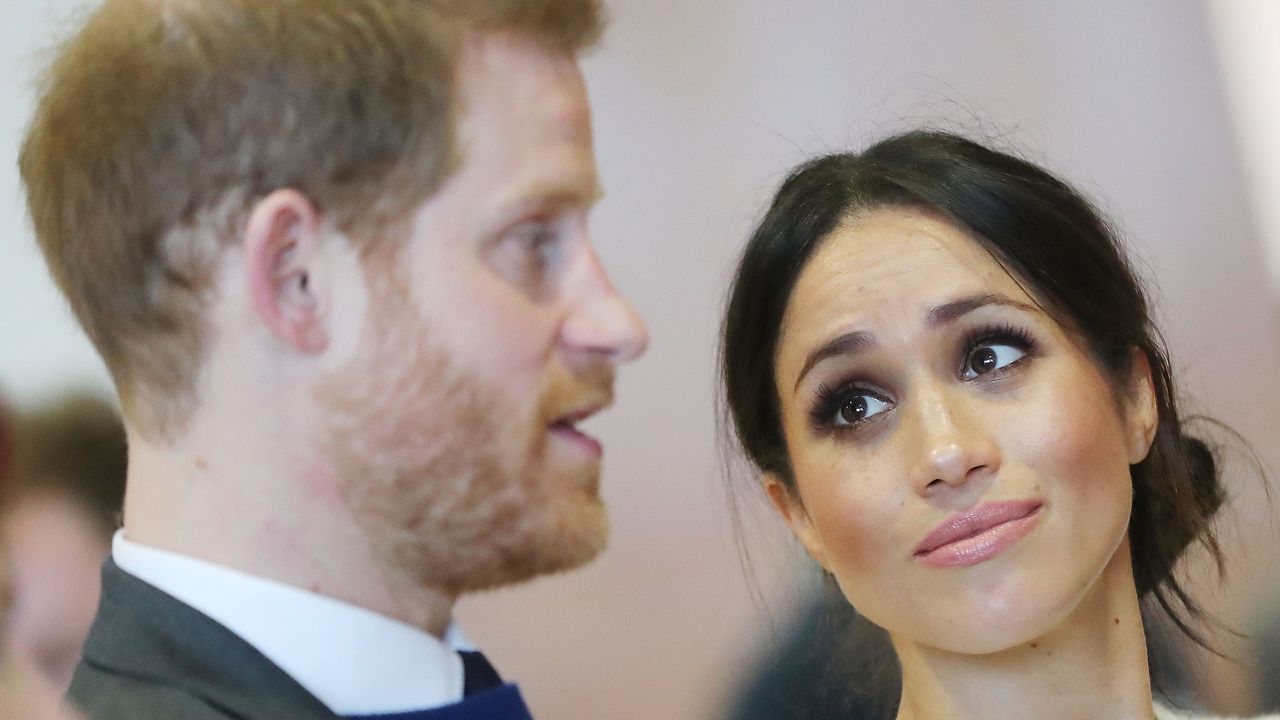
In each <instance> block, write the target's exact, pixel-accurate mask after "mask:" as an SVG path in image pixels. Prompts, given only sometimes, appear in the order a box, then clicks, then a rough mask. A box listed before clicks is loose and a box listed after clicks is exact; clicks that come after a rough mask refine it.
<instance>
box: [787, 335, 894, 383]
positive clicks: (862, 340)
mask: <svg viewBox="0 0 1280 720" xmlns="http://www.w3.org/2000/svg"><path fill="white" fill-rule="evenodd" d="M876 342H877V341H876V336H875V335H874V334H872V333H870V332H867V331H866V330H854V331H853V332H847V333H844V334H843V335H840V336H839V337H837V338H835V339H833V340H831V341H829V342H827V343H825V344H823V346H822V347H820V348H818V349H817V350H814V351H813V352H811V353H809V357H808V358H806V359H805V361H804V367H803V368H802V369H801V370H800V376H799V377H797V378H796V386H795V388H794V389H793V390H792V392H795V391H796V390H799V389H800V383H801V381H803V380H804V376H805V375H808V374H809V371H810V370H812V369H813V366H814V365H817V364H818V363H820V362H822V361H823V360H826V359H827V358H829V357H834V356H836V355H855V354H857V353H860V352H863V351H865V350H869V349H871V348H873V347H875V345H876Z"/></svg>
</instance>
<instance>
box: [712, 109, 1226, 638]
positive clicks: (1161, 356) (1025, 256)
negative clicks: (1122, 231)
mask: <svg viewBox="0 0 1280 720" xmlns="http://www.w3.org/2000/svg"><path fill="white" fill-rule="evenodd" d="M893 206H903V207H912V208H922V209H926V210H928V211H931V212H934V213H937V214H938V215H940V216H941V217H943V218H945V219H946V220H948V221H949V222H951V223H952V224H954V225H955V226H956V227H957V228H960V229H962V230H964V231H965V232H967V233H968V234H969V235H970V236H971V237H973V238H974V239H975V241H976V242H978V243H979V244H980V245H981V246H982V247H983V248H984V249H986V251H987V252H989V253H990V254H991V255H992V257H994V258H995V259H996V261H997V262H999V263H1000V264H1001V265H1002V266H1003V267H1004V268H1005V269H1006V270H1008V271H1009V273H1010V275H1012V276H1013V277H1014V278H1015V279H1016V280H1017V281H1018V282H1020V283H1021V284H1022V285H1023V286H1024V287H1025V288H1027V290H1028V292H1029V293H1030V294H1031V295H1032V296H1033V297H1034V298H1036V299H1037V301H1038V302H1040V303H1041V304H1042V305H1043V306H1044V308H1045V309H1046V310H1047V311H1048V312H1049V313H1050V314H1051V315H1053V317H1054V318H1055V319H1056V320H1057V321H1058V322H1060V323H1062V324H1063V326H1064V327H1067V328H1070V329H1071V330H1073V331H1074V332H1076V333H1078V335H1079V336H1080V337H1082V338H1084V340H1085V341H1086V342H1087V344H1088V347H1089V350H1090V352H1091V354H1092V356H1093V358H1094V361H1095V362H1096V363H1097V364H1098V366H1099V367H1100V368H1102V369H1103V370H1104V371H1105V373H1106V374H1107V375H1108V377H1109V378H1110V379H1111V381H1112V383H1113V385H1114V386H1116V387H1123V386H1124V385H1125V383H1127V382H1128V380H1129V379H1130V377H1131V373H1132V371H1133V367H1132V363H1133V357H1134V355H1133V351H1134V349H1135V348H1136V349H1138V350H1140V351H1142V352H1143V353H1145V354H1146V356H1147V359H1148V360H1149V362H1150V365H1151V377H1152V380H1153V383H1154V386H1155V396H1156V404H1157V410H1158V412H1159V421H1158V426H1157V429H1156V435H1155V439H1154V442H1153V444H1152V447H1151V450H1150V452H1149V454H1148V455H1147V457H1146V459H1144V460H1143V461H1142V462H1140V463H1138V464H1136V465H1133V466H1131V468H1130V472H1131V476H1132V478H1133V488H1134V498H1133V512H1132V515H1131V519H1130V525H1129V538H1130V542H1131V547H1132V553H1133V569H1134V577H1135V581H1136V583H1137V587H1138V592H1139V594H1140V595H1141V596H1146V595H1147V594H1148V593H1151V594H1152V595H1153V596H1154V599H1155V600H1156V602H1157V603H1158V604H1159V605H1160V606H1161V607H1163V608H1164V610H1165V611H1166V612H1168V613H1169V615H1170V617H1171V618H1172V619H1173V621H1174V623H1175V624H1176V625H1177V626H1178V627H1179V628H1180V629H1181V630H1182V631H1183V632H1185V633H1187V634H1188V635H1189V636H1190V637H1192V638H1193V639H1195V640H1196V641H1197V642H1201V644H1203V640H1202V638H1201V636H1200V635H1199V634H1198V633H1197V632H1196V631H1195V630H1194V629H1193V628H1191V627H1190V626H1189V625H1188V623H1187V620H1188V619H1189V618H1194V619H1199V618H1200V617H1201V616H1202V615H1203V613H1201V611H1200V610H1199V608H1198V606H1197V605H1196V604H1195V603H1194V602H1193V601H1192V599H1191V598H1190V597H1189V596H1188V595H1187V593H1186V591H1185V590H1184V588H1183V587H1182V586H1181V584H1180V583H1179V582H1178V580H1177V578H1176V577H1175V574H1174V565H1175V563H1176V562H1177V560H1178V559H1179V558H1180V557H1181V556H1182V554H1183V553H1184V551H1185V550H1186V549H1187V547H1188V546H1189V545H1190V544H1191V543H1193V542H1200V543H1201V544H1203V545H1204V546H1205V547H1206V549H1207V550H1208V552H1209V553H1210V555H1211V556H1212V557H1213V558H1214V559H1215V560H1216V561H1217V562H1218V565H1219V568H1221V565H1222V558H1221V551H1220V549H1219V547H1218V542H1217V539H1216V537H1215V535H1214V534H1213V532H1212V531H1211V528H1210V521H1211V519H1212V518H1213V516H1214V514H1215V513H1216V512H1217V511H1218V509H1219V507H1220V506H1221V505H1222V503H1223V501H1224V498H1225V493H1224V490H1223V487H1222V485H1221V482H1220V479H1219V477H1218V471H1217V467H1216V463H1215V460H1214V456H1213V453H1212V452H1211V451H1210V449H1209V447H1208V446H1207V445H1206V444H1205V443H1204V442H1202V441H1201V440H1199V439H1196V438H1194V437H1191V436H1189V435H1187V434H1185V433H1184V428H1183V421H1182V418H1181V416H1180V415H1179V412H1178V404H1177V398H1176V392H1175V387H1174V381H1173V377H1172V374H1171V372H1170V368H1169V359H1168V354H1167V351H1166V349H1165V345H1164V342H1163V340H1162V339H1161V337H1160V334H1159V332H1158V330H1157V329H1156V327H1155V325H1154V323H1153V322H1152V318H1151V312H1150V307H1149V304H1148V301H1147V298H1146V296H1145V294H1144V292H1143V288H1142V285H1141V283H1140V282H1139V281H1138V278H1137V276H1136V274H1135V273H1134V272H1133V269H1132V268H1131V266H1130V264H1129V262H1128V260H1127V259H1126V257H1125V254H1124V252H1123V250H1122V248H1121V246H1120V243H1119V241H1118V239H1117V237H1116V234H1115V233H1114V232H1113V231H1112V229H1111V228H1110V227H1109V226H1108V224H1107V223H1106V222H1105V221H1104V220H1103V219H1102V217H1101V215H1100V214H1099V213H1098V212H1097V211H1096V210H1095V209H1094V207H1093V206H1092V205H1091V204H1090V203H1089V202H1088V201H1087V200H1085V199H1084V198H1083V197H1082V196H1081V195H1080V194H1079V193H1078V192H1076V191H1075V190H1073V189H1072V188H1071V187H1069V186H1068V185H1067V184H1066V183H1064V182H1062V181H1061V180H1059V179H1058V178H1056V177H1054V176H1053V175H1051V174H1050V173H1049V172H1047V171H1046V170H1044V169H1043V168H1040V167H1038V166H1036V165H1034V164H1032V163H1030V162H1027V161H1026V160H1023V159H1021V158H1018V157H1014V156H1013V155H1010V154H1007V153H1003V152H999V151H996V150H993V149H991V148H988V147H984V146H983V145H980V144H978V143H976V142H973V141H971V140H968V139H965V138H963V137H960V136H957V135H954V134H950V133H945V132H934V131H915V132H908V133H905V134H901V135H897V136H894V137H890V138H888V139H886V140H883V141H881V142H879V143H876V144H875V145H873V146H871V147H870V148H868V149H867V150H866V151H865V152H862V153H859V154H852V153H842V154H835V155H828V156H825V157H820V158H817V159H815V160H812V161H810V162H807V163H805V164H803V165H801V166H800V167H799V168H797V169H796V170H795V171H794V172H793V173H792V174H791V175H790V177H788V178H787V179H786V181H785V182H784V183H783V184H782V187H781V188H780V189H779V190H778V193H777V195H776V196H775V198H774V200H773V203H772V205H771V207H770V208H769V210H768V212H767V213H766V214H765V216H764V219H763V220H761V222H760V224H759V225H758V226H757V228H756V230H755V232H754V234H753V235H752V236H751V239H750V241H749V242H748V244H747V247H746V249H745V250H744V251H743V254H742V257H741V260H740V262H739V265H738V270H737V274H736V276H735V278H734V281H733V285H732V288H731V290H730V298H729V303H728V308H727V312H726V315H725V319H724V325H723V333H722V344H721V373H722V380H723V384H724V393H725V400H726V403H727V405H728V408H729V411H730V414H731V416H732V419H733V425H734V428H735V430H736V434H737V440H738V441H739V443H740V444H741V447H742V448H743V450H745V452H746V454H747V456H748V457H749V458H750V459H751V461H752V462H753V463H754V464H755V465H756V467H757V468H759V469H760V470H761V471H763V472H766V473H771V474H773V475H775V476H776V477H778V478H779V479H780V480H781V481H782V482H784V483H786V484H788V485H789V486H790V487H791V489H792V490H793V491H794V489H795V488H794V478H793V477H792V473H791V468H790V462H789V459H788V456H787V448H786V443H785V440H784V438H783V433H782V425H781V419H780V414H779V399H778V392H777V385H776V382H775V377H774V366H775V361H776V351H777V343H778V336H779V333H780V330H781V326H782V319H783V314H784V312H785V310H786V307H787V304H788V302H789V300H790V297H791V292H792V288H793V287H794V285H795V282H796V279H797V278H798V277H799V275H800V272H801V271H802V270H803V268H804V266H805V264H806V262H807V261H808V259H809V257H810V256H811V255H812V254H813V253H814V251H815V250H816V249H817V248H818V247H819V246H820V245H821V244H822V242H823V241H824V240H825V239H826V238H827V237H828V236H829V235H830V234H831V232H832V231H834V230H835V229H836V228H837V227H839V225H840V223H841V222H842V221H844V220H845V219H847V218H849V217H850V216H851V215H854V214H857V213H862V212H866V211H869V210H873V209H877V208H882V207H893Z"/></svg>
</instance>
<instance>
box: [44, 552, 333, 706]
mask: <svg viewBox="0 0 1280 720" xmlns="http://www.w3.org/2000/svg"><path fill="white" fill-rule="evenodd" d="M69 698H70V699H71V701H72V702H73V703H75V704H76V705H79V706H80V707H82V708H84V709H85V710H86V711H88V713H89V717H90V718H92V719H93V720H116V718H120V719H121V720H123V719H124V718H129V719H130V720H137V719H141V718H147V719H149V718H166V720H167V719H168V718H191V719H192V720H222V719H224V718H236V719H237V720H249V719H251V718H270V719H271V720H276V718H283V717H288V718H290V720H330V719H331V718H333V717H334V716H333V713H331V712H329V711H328V709H327V708H325V707H324V706H323V705H322V704H321V703H320V701H319V700H317V699H316V698H315V697H314V696H312V695H311V694H310V693H308V692H307V691H306V690H305V689H303V688H302V687H301V686H300V685H298V684H297V683H296V682H295V681H294V680H293V679H292V678H290V677H289V676H288V675H287V674H286V673H285V672H284V671H283V670H281V669H280V668H279V667H277V666H276V665H275V664H274V663H272V662H271V661H270V660H268V659H267V658H266V657H265V656H263V655H262V654H261V653H259V652H258V651H257V650H256V649H254V648H253V647H252V646H250V645H249V644H248V643H246V642H245V641H243V640H242V639H240V638H239V637H238V636H236V635H235V634H234V633H232V632H231V631H230V630H228V629H227V628H225V627H223V626H222V625H220V624H219V623H217V622H215V621H214V620H213V619H211V618H209V617H208V616H205V615H203V614H202V613H200V612H198V611H197V610H195V609H194V608H192V607H190V606H188V605H186V604H184V603H182V602H181V601H179V600H178V599H176V598H174V597H172V596H170V595H168V594H166V593H164V592H163V591H161V590H159V589H158V588H156V587H154V586H152V585H149V584H147V583H145V582H143V581H141V580H139V579H138V578H135V577H133V576H131V575H129V574H128V573H125V572H124V571H123V570H121V569H120V568H119V567H117V566H116V565H115V564H114V563H113V562H112V561H110V560H109V561H107V563H106V565H105V567H104V569H103V582H102V600H101V602H100V604H99V608H98V616H97V618H96V619H95V620H94V625H93V628H92V629H91V630H90V632H89V637H88V639H87V640H86V642H85V650H84V658H83V659H82V660H81V663H80V666H79V667H78V668H77V669H76V675H75V677H74V678H73V680H72V685H71V689H70V691H69Z"/></svg>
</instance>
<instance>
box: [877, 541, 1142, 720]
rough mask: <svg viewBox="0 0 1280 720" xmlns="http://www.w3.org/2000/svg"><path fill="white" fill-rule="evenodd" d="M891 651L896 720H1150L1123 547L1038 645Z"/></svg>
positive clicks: (903, 646) (902, 646)
mask: <svg viewBox="0 0 1280 720" xmlns="http://www.w3.org/2000/svg"><path fill="white" fill-rule="evenodd" d="M894 647H895V649H896V650H897V652H898V657H899V660H900V661H901V663H902V675H903V681H902V700H901V704H900V706H899V709H898V720H932V719H933V718H956V719H957V720H962V719H967V718H984V719H986V718H1029V717H1034V718H1048V719H1052V720H1066V719H1068V718H1071V719H1074V718H1082V719H1083V718H1091V719H1092V718H1116V719H1120V718H1124V719H1126V720H1128V719H1131V718H1133V719H1141V720H1150V718H1152V717H1153V714H1152V707H1151V681H1150V676H1149V673H1148V669H1147V651H1146V636H1145V634H1144V632H1143V628H1142V615H1141V612H1140V610H1139V606H1138V597H1137V591H1136V589H1135V587H1134V582H1133V570H1132V567H1131V564H1130V560H1129V548H1128V544H1127V543H1125V544H1124V545H1122V546H1121V548H1120V549H1119V550H1118V551H1117V552H1116V557H1115V558H1114V559H1113V560H1112V562H1111V563H1110V564H1109V565H1108V566H1107V569H1106V570H1104V571H1103V574H1102V576H1101V577H1099V578H1098V580H1097V582H1096V583H1095V584H1094V587H1093V589H1092V590H1090V592H1089V594H1088V595H1086V596H1085V597H1084V599H1082V600H1081V602H1080V604H1079V605H1077V606H1076V608H1075V609H1074V610H1073V611H1072V613H1071V614H1070V615H1069V616H1068V617H1067V619H1066V620H1064V621H1063V622H1062V623H1061V624H1059V625H1058V626H1057V627H1055V628H1054V629H1053V630H1052V631H1050V632H1048V633H1046V634H1044V635H1042V636H1040V637H1038V638H1035V639H1033V640H1030V641H1028V642H1026V643H1023V644H1020V645H1018V646H1016V647H1012V648H1009V649H1007V650H1003V651H1000V652H995V653H989V654H984V655H969V654H961V653H953V652H948V651H943V650H938V649H936V648H931V647H927V646H924V645H920V644H918V643H914V642H911V641H909V640H905V639H903V638H898V637H895V638H894Z"/></svg>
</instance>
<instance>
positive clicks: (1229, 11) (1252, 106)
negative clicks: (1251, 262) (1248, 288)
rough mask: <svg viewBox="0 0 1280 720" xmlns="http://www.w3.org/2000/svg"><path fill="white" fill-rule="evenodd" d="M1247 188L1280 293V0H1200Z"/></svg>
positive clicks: (1275, 287) (1274, 287)
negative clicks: (1274, 0) (1219, 71)
mask: <svg viewBox="0 0 1280 720" xmlns="http://www.w3.org/2000/svg"><path fill="white" fill-rule="evenodd" d="M1204 8H1205V16H1206V18H1207V19H1208V21H1209V28H1210V30H1211V31H1212V37H1213V40H1214V49H1215V51H1216V56H1217V58H1218V66H1219V68H1220V70H1221V74H1222V85H1223V88H1224V90H1225V91H1226V99H1227V105H1228V108H1229V109H1230V117H1231V121H1232V123H1231V124H1232V127H1233V129H1234V130H1235V137H1236V140H1237V144H1238V146H1239V148H1240V152H1239V157H1240V164H1241V169H1242V170H1243V177H1244V184H1245V189H1246V190H1247V191H1248V193H1249V197H1250V199H1251V200H1252V209H1253V215H1254V218H1255V219H1256V221H1257V227H1258V237H1259V240H1260V241H1261V242H1262V243H1263V245H1264V246H1265V248H1266V258H1267V267H1268V270H1269V271H1270V274H1271V288H1272V290H1273V295H1272V299H1273V301H1275V300H1276V298H1278V297H1280V43H1277V42H1276V38H1277V33H1280V3H1276V2H1271V0H1204Z"/></svg>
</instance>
